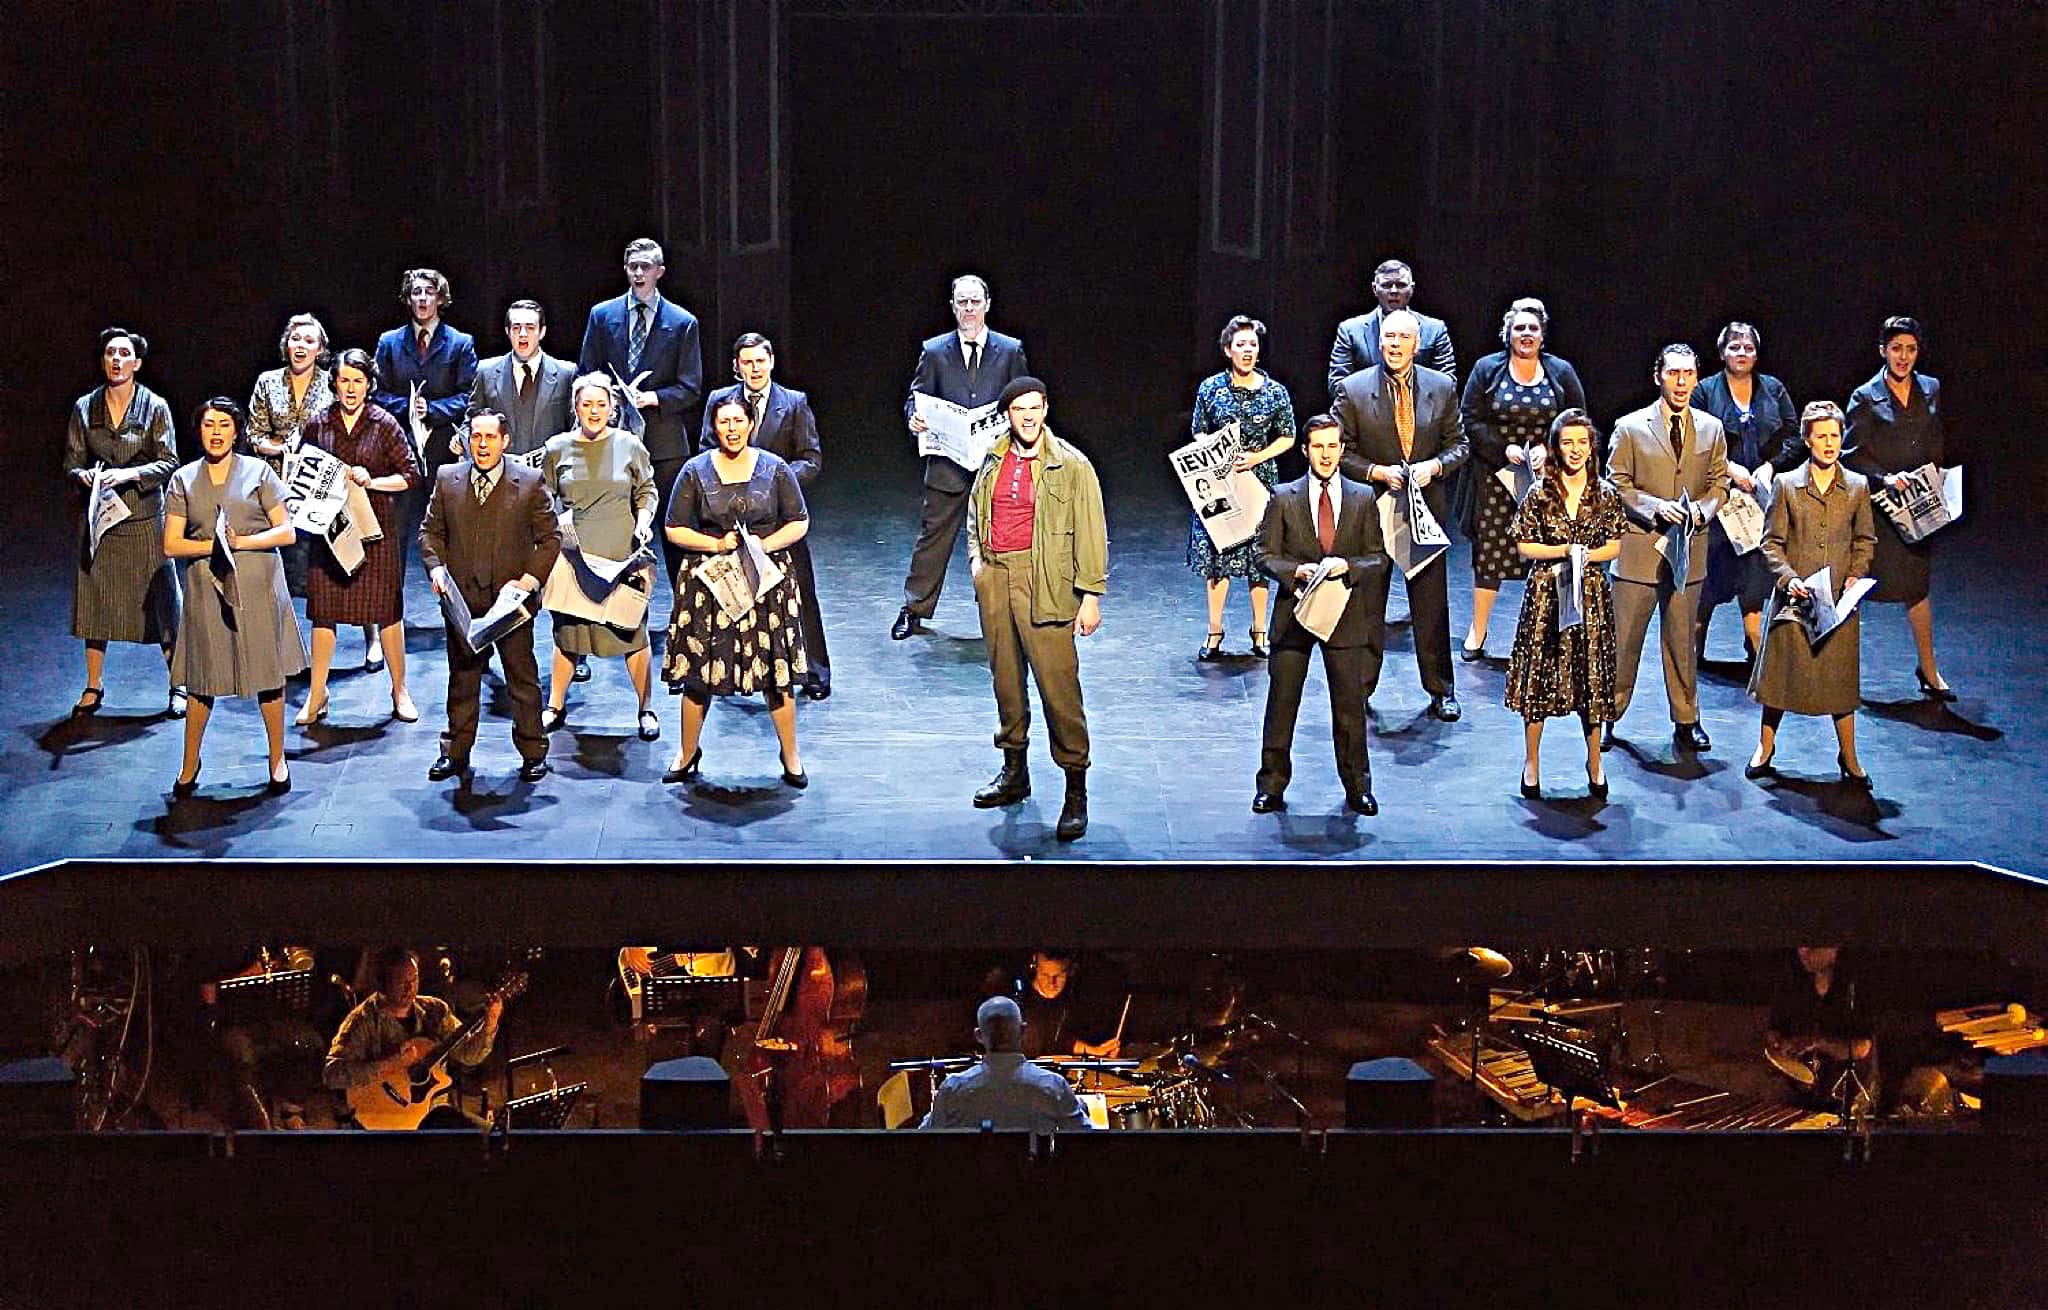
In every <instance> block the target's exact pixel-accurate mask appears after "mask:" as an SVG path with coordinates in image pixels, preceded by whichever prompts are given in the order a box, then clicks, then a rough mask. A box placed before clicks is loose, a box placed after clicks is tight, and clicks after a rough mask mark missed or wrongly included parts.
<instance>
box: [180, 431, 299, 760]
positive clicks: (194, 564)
mask: <svg viewBox="0 0 2048 1310" xmlns="http://www.w3.org/2000/svg"><path fill="white" fill-rule="evenodd" d="M193 426H194V427H196V428H197V429H198V431H199V449H200V452H201V457H200V458H199V459H196V460H194V461H192V462H191V463H190V464H187V465H185V466H184V467H183V468H181V469H179V470H178V471H177V472H176V473H175V474H173V475H172V477H171V482H170V487H169V489H168V490H167V491H166V493H165V496H164V529H163V548H164V554H166V555H168V556H170V557H171V558H172V559H176V560H181V561H183V565H182V567H183V570H184V573H185V587H186V590H187V592H188V594H189V595H190V597H191V600H190V604H189V605H188V607H187V609H186V612H185V623H184V626H183V627H181V628H180V629H179V630H178V644H177V647H176V648H175V650H173V652H172V654H171V673H172V676H173V677H175V678H178V679H179V680H180V681H182V682H183V683H184V684H185V685H186V686H187V687H188V688H190V689H191V692H192V709H191V713H190V714H189V715H188V716H187V717H186V719H185V759H184V763H183V765H182V766H181V767H180V768H179V770H178V779H177V781H176V782H175V783H173V784H172V785H171V794H172V795H173V796H174V797H180V798H182V797H185V796H190V795H191V794H192V793H193V792H194V791H196V790H198V788H199V746H200V743H201V741H202V740H204V738H205V736H206V723H207V720H208V719H209V718H211V717H212V715H213V702H214V698H215V697H217V696H254V697H255V698H256V704H257V708H258V709H259V710H260V711H261V713H262V715H263V734H264V736H265V737H266V738H267V739H268V741H269V746H270V770H269V773H268V775H267V779H266V782H265V789H266V790H267V791H269V792H270V794H271V795H273V796H276V795H282V794H283V793H285V792H288V791H290V790H291V788H292V775H291V769H290V768H289V767H288V766H287V765H286V763H285V758H284V684H285V680H286V679H288V678H291V677H294V676H296V675H297V674H298V673H299V672H300V671H302V670H303V669H304V668H305V667H306V648H305V646H304V644H303V643H301V642H300V640H299V625H298V621H297V620H296V619H295V618H294V617H293V616H292V598H291V597H290V596H289V595H288V594H286V592H285V587H284V566H283V564H282V562H281V561H280V560H279V559H278V554H277V552H278V549H279V548H280V547H282V546H286V545H289V544H290V543H291V541H292V539H293V537H294V536H295V535H296V534H294V533H293V531H292V526H291V521H290V518H289V515H288V513H287V511H286V509H285V503H284V482H283V481H282V480H281V479H280V478H279V477H278V476H277V473H276V471H275V470H273V469H272V468H271V467H270V466H269V465H268V464H267V463H265V462H264V461H263V460H261V459H258V458H257V457H255V456H254V455H238V454H236V453H235V448H236V447H237V446H238V445H239V444H241V442H242V439H243V431H244V423H243V417H242V408H241V406H239V405H237V404H236V403H235V402H234V401H232V400H229V399H228V398H227V397H225V396H215V397H214V398H213V399H211V400H209V401H207V402H206V403H205V404H203V405H201V406H200V407H199V413H198V414H197V415H196V416H195V417H194V419H193ZM216 527H221V528H224V529H225V530H226V533H227V536H226V539H225V541H216V539H215V531H216ZM221 545H225V546H226V547H227V549H228V550H230V551H232V552H233V554H234V562H235V568H234V581H233V586H232V590H230V589H228V588H224V587H222V586H221V585H219V582H218V580H217V575H216V574H215V573H214V571H213V566H212V564H211V563H210V562H209V561H210V560H211V557H212V555H213V553H214V551H215V549H216V548H217V547H218V546H221Z"/></svg>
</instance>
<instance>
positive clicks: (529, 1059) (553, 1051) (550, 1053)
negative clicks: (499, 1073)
mask: <svg viewBox="0 0 2048 1310" xmlns="http://www.w3.org/2000/svg"><path fill="white" fill-rule="evenodd" d="M572 1054H574V1051H572V1050H571V1048H569V1047H567V1046H543V1047H541V1048H540V1049H539V1050H538V1051H528V1052H527V1053H526V1054H524V1055H515V1056H513V1057H511V1058H510V1059H508V1060H506V1061H505V1067H506V1068H507V1069H516V1068H518V1067H519V1066H520V1065H522V1064H532V1063H533V1062H534V1061H535V1060H552V1059H553V1058H554V1057H556V1056H558V1055H572Z"/></svg>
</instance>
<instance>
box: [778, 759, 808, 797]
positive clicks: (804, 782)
mask: <svg viewBox="0 0 2048 1310" xmlns="http://www.w3.org/2000/svg"><path fill="white" fill-rule="evenodd" d="M782 781H783V784H784V785H785V786H789V787H794V788H796V789H797V790H798V791H802V790H803V789H804V788H806V787H808V786H810V785H811V775H810V774H808V773H805V772H804V771H803V770H802V769H798V770H797V771H796V772H795V773H791V772H790V771H789V765H787V764H784V765H783V766H782Z"/></svg>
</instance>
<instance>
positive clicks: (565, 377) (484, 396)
mask: <svg viewBox="0 0 2048 1310" xmlns="http://www.w3.org/2000/svg"><path fill="white" fill-rule="evenodd" d="M535 360H536V362H538V363H539V365H540V374H539V376H538V377H537V378H536V379H535V381H536V382H537V383H538V385H537V386H536V387H535V388H534V394H533V409H532V410H531V411H527V410H526V409H525V408H524V407H523V406H521V405H520V403H519V384H518V382H517V381H516V380H515V378H514V374H513V368H512V366H513V364H514V362H515V361H514V359H513V357H512V352H510V351H506V352H505V353H504V354H502V355H495V356H493V357H491V358H490V359H487V360H485V361H484V362H483V363H482V364H481V365H480V366H478V368H477V371H476V381H475V382H474V383H473V384H471V386H470V388H469V403H468V404H467V405H465V406H464V407H463V411H462V437H463V439H464V440H465V442H466V441H467V440H468V437H469V418H470V415H472V414H475V413H476V412H477V411H478V410H480V409H495V410H497V411H498V412H499V413H500V414H503V415H505V416H506V418H507V419H508V422H507V423H506V425H505V432H506V435H507V436H509V437H511V439H512V444H511V445H510V446H508V447H506V449H507V450H508V451H509V452H510V453H511V454H514V455H525V454H528V453H530V452H532V451H536V450H539V449H540V448H541V447H542V446H544V445H546V444H547V441H548V438H549V437H552V436H554V435H555V434H556V433H557V432H567V431H568V430H569V429H570V428H572V427H574V426H575V425H576V419H575V414H574V406H573V404H572V400H571V396H570V388H571V387H572V386H573V385H574V384H575V381H576V366H575V365H573V364H571V363H570V362H569V361H568V360H566V359H556V358H555V357H554V356H553V355H550V354H548V353H547V352H546V351H545V350H543V351H541V352H539V353H538V354H537V355H536V356H535ZM464 449H465V450H467V449H468V447H467V446H466V445H465V446H464Z"/></svg>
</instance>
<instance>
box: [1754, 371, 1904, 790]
mask: <svg viewBox="0 0 2048 1310" xmlns="http://www.w3.org/2000/svg"><path fill="white" fill-rule="evenodd" d="M1799 427H1800V436H1802V437H1803V438H1804V439H1805V446H1806V451H1807V460H1806V463H1805V464H1803V465H1801V466H1800V467H1799V468H1796V469H1793V470H1792V471H1791V472H1790V473H1780V474H1779V475H1778V476H1777V479H1776V481H1775V484H1774V485H1773V487H1772V488H1771V519H1770V525H1769V526H1768V527H1766V528H1765V529H1764V541H1763V546H1762V548H1761V553H1762V554H1763V556H1764V558H1765V559H1766V560H1768V561H1769V562H1770V568H1771V575H1772V577H1773V579H1774V580H1775V581H1776V584H1777V587H1778V590H1779V593H1780V595H1779V596H1778V597H1774V598H1773V603H1772V606H1771V609H1772V612H1773V615H1774V616H1775V613H1776V611H1777V610H1779V609H1781V608H1782V607H1784V606H1786V605H1799V604H1804V603H1806V602H1807V600H1808V599H1809V594H1808V591H1807V587H1806V582H1805V579H1807V578H1810V577H1812V576H1813V575H1814V574H1815V573H1816V572H1818V571H1819V570H1820V569H1822V568H1826V569H1827V570H1828V571H1829V585H1830V586H1831V587H1832V588H1833V589H1834V591H1835V594H1836V595H1837V596H1839V595H1841V594H1842V593H1843V592H1845V591H1847V590H1848V589H1849V588H1850V587H1852V586H1854V585H1855V583H1856V582H1857V580H1858V579H1860V578H1863V577H1866V576H1868V575H1869V573H1870V562H1871V560H1872V559H1874V558H1875V557H1876V554H1877V542H1878V536H1877V523H1876V520H1875V518H1874V517H1873V515H1872V512H1871V508H1870V484H1869V482H1868V481H1866V480H1865V479H1864V478H1863V476H1862V475H1861V474H1857V473H1852V472H1850V471H1848V470H1847V469H1844V468H1842V467H1841V458H1842V411H1841V410H1840V409H1838V408H1836V407H1835V403H1834V402H1833V401H1831V400H1816V401H1814V402H1813V403H1812V404H1810V405H1808V406H1807V407H1806V411H1805V413H1803V414H1801V415H1800V416H1799ZM1861 644H1862V623H1861V612H1860V610H1859V611H1858V612H1857V613H1852V614H1851V615H1850V616H1849V617H1848V618H1847V619H1845V620H1844V621H1843V622H1842V625H1841V626H1840V627H1838V628H1836V629H1835V630H1834V631H1833V632H1831V633H1829V634H1828V635H1827V636H1826V637H1825V638H1824V639H1823V640H1822V641H1821V643H1820V644H1819V645H1818V646H1815V645H1814V644H1813V643H1811V642H1810V641H1808V640H1807V638H1806V634H1805V632H1804V631H1803V630H1801V629H1800V628H1799V627H1798V625H1796V624H1792V623H1772V624H1770V626H1769V628H1768V630H1767V631H1766V632H1765V634H1764V645H1763V650H1762V652H1761V653H1760V654H1759V655H1758V657H1757V662H1756V671H1755V673H1754V674H1752V675H1751V677H1750V680H1749V694H1750V695H1751V696H1753V697H1755V698H1756V701H1757V703H1758V704H1760V705H1762V706H1763V707H1764V719H1763V726H1762V728H1761V729H1760V730H1759V732H1758V735H1757V743H1756V752H1755V753H1754V754H1752V755H1751V756H1750V757H1749V765H1748V767H1746V768H1745V769H1743V771H1742V773H1743V776H1744V777H1746V778H1761V777H1763V776H1765V775H1766V774H1769V773H1770V772H1771V758H1772V757H1773V756H1774V755H1776V754H1777V752H1778V724H1779V723H1780V722H1781V721H1783V719H1784V717H1785V713H1786V711H1788V710H1789V711H1791V712H1792V713H1794V714H1825V715H1827V716H1829V717H1830V718H1832V719H1833V720H1834V721H1835V744H1836V748H1837V749H1836V752H1835V763H1836V765H1837V766H1839V767H1840V769H1841V770H1842V781H1843V782H1845V783H1848V784H1849V785H1850V786H1852V787H1857V788H1861V789H1862V790H1865V791H1868V790H1869V789H1870V775H1868V774H1866V773H1865V772H1863V766H1862V765H1861V764H1860V763H1858V762H1857V759H1856V706H1857V705H1858V704H1860V703H1861V702H1862V699H1863V691H1862V671H1861V668H1860V667H1859V661H1860V659H1861V653H1860V650H1859V647H1860V646H1861Z"/></svg>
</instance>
